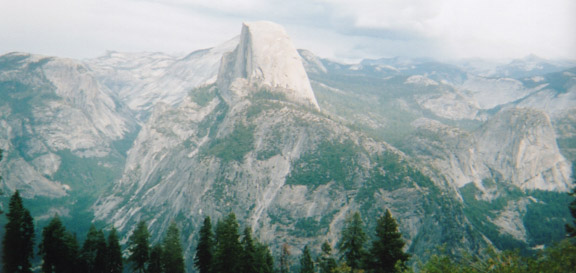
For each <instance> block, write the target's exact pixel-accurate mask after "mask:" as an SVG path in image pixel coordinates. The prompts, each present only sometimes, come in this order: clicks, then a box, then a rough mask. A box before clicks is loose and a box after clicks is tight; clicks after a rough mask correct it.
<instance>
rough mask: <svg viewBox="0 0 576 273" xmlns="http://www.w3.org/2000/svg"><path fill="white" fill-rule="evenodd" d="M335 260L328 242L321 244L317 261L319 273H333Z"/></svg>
mask: <svg viewBox="0 0 576 273" xmlns="http://www.w3.org/2000/svg"><path fill="white" fill-rule="evenodd" d="M336 266H337V264H336V259H334V257H332V247H331V246H330V244H329V243H328V242H324V243H323V244H322V254H321V256H320V259H319V267H320V273H334V270H335V269H336Z"/></svg>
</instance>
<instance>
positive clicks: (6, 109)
mask: <svg viewBox="0 0 576 273" xmlns="http://www.w3.org/2000/svg"><path fill="white" fill-rule="evenodd" d="M575 75H576V74H575V72H574V68H567V69H564V70H560V71H555V72H552V73H547V72H543V74H537V75H535V76H531V77H530V78H511V77H508V76H506V77H500V76H490V77H488V76H486V75H482V74H477V73H474V72H473V71H472V70H469V69H465V68H462V67H461V66H458V65H453V64H444V63H441V62H437V61H434V60H428V59H414V60H412V59H406V58H393V59H379V60H365V61H362V62H360V63H358V64H342V63H338V62H334V61H330V60H326V59H322V58H320V57H318V56H316V55H314V54H313V53H312V52H310V51H307V50H296V49H295V47H294V45H293V44H292V42H291V40H290V38H289V36H288V35H287V33H286V31H285V30H284V29H283V28H282V27H281V26H279V25H277V24H274V23H270V22H249V23H244V24H243V26H242V30H241V34H240V36H239V37H238V38H235V39H232V40H230V41H228V42H226V43H224V44H222V45H220V46H217V47H214V48H211V49H204V50H200V51H195V52H192V53H190V54H188V55H182V56H172V55H168V54H163V53H119V52H109V53H107V54H106V55H105V56H102V57H100V58H96V59H92V60H84V61H77V60H69V59H62V58H56V57H43V56H35V55H30V54H25V53H9V54H6V55H3V56H0V96H1V98H2V100H0V148H1V149H3V150H5V151H6V153H5V155H6V158H5V159H4V160H3V161H2V162H1V163H0V172H1V173H2V176H3V178H4V180H3V181H2V186H1V188H2V189H3V190H4V192H11V191H13V190H15V189H20V190H21V191H22V192H23V195H24V196H25V197H26V198H28V199H27V202H29V204H31V207H32V213H33V215H34V216H35V217H36V219H38V221H39V223H40V225H42V223H43V222H42V221H45V220H46V219H47V218H48V217H50V215H53V214H54V213H58V214H59V215H60V216H61V217H62V219H64V220H65V221H68V223H70V224H72V225H73V226H74V230H77V231H78V232H84V230H82V228H84V227H86V226H88V225H89V224H90V223H91V222H94V223H96V224H97V225H99V226H106V227H109V226H112V225H113V226H115V227H116V228H118V230H119V231H120V233H121V234H122V235H123V237H124V238H127V237H128V236H129V234H130V232H131V231H132V228H133V227H134V226H135V223H137V222H138V221H140V220H146V221H147V222H148V224H149V228H150V230H151V233H152V241H153V242H155V241H157V240H159V239H160V238H161V236H162V234H164V232H165V230H166V229H167V227H168V225H169V224H170V223H171V221H176V222H177V223H178V225H179V226H180V229H181V231H182V234H183V246H184V249H185V251H186V254H185V255H186V257H187V259H188V260H187V266H188V267H189V268H190V269H191V268H192V262H191V259H192V257H193V252H194V250H195V244H196V240H197V234H196V232H197V230H198V228H199V226H200V225H201V222H202V220H203V219H204V217H205V216H211V217H212V219H217V218H218V217H221V216H223V215H226V214H228V213H229V212H235V213H236V215H237V216H238V219H240V220H241V224H242V225H246V226H250V227H252V229H253V230H254V231H255V233H256V234H257V236H258V237H259V239H260V240H261V241H263V242H266V243H268V244H270V245H271V246H272V249H273V250H274V251H278V250H279V247H280V246H281V245H282V244H284V243H287V244H289V245H291V246H293V247H294V249H302V248H303V246H304V245H306V244H310V246H311V249H315V248H316V249H319V246H320V244H321V243H322V242H323V241H325V240H327V241H328V242H329V243H331V244H332V245H333V246H334V245H335V244H336V243H337V241H338V237H339V233H340V230H341V228H342V226H343V221H344V219H345V217H346V215H348V214H349V213H352V212H355V211H359V212H360V213H361V215H362V219H363V221H364V222H365V223H366V225H367V231H371V230H372V228H373V227H374V226H375V224H376V223H375V219H377V218H378V216H380V215H381V214H382V213H383V211H384V210H385V209H390V211H391V212H392V214H393V216H394V217H395V218H396V219H397V220H398V223H399V228H400V231H401V232H402V234H403V236H404V239H405V240H406V241H407V250H408V251H409V252H410V253H412V254H414V255H415V256H417V257H420V258H422V259H426V257H428V255H430V252H429V249H433V248H434V247H436V246H439V245H443V244H444V245H446V248H447V249H448V251H449V252H450V253H453V254H457V253H458V252H459V251H467V252H470V253H474V254H477V253H479V252H480V251H481V250H482V249H484V248H486V247H488V246H495V247H497V248H498V249H510V248H521V249H522V250H523V251H530V250H531V249H533V248H537V247H539V246H541V245H547V244H550V243H551V242H553V241H554V240H557V239H559V238H562V236H563V232H564V231H563V225H564V223H565V222H566V221H567V219H568V218H569V217H570V215H569V213H568V211H567V210H566V209H565V208H566V206H567V204H568V196H567V195H566V192H567V191H568V190H569V189H570V188H571V187H572V185H571V180H570V176H571V163H570V162H571V161H573V160H575V159H576V156H574V155H575V154H576V153H575V152H574V150H576V142H574V141H573V140H574V137H575V136H576V118H575V117H576V107H575V106H574V105H576V104H574V103H572V102H573V100H574V96H573V95H574V92H576V89H575V83H576V81H575V80H574V79H575ZM4 199H6V198H4ZM297 252H298V250H296V251H295V252H294V254H295V255H297V254H298V253H297Z"/></svg>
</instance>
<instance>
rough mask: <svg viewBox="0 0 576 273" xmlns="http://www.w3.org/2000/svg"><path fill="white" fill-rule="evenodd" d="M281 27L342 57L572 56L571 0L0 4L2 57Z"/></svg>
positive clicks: (205, 41)
mask: <svg viewBox="0 0 576 273" xmlns="http://www.w3.org/2000/svg"><path fill="white" fill-rule="evenodd" d="M252 20H271V21H275V22H278V23H280V24H283V25H284V26H285V27H286V28H287V30H288V32H289V34H290V35H291V36H292V37H293V40H294V41H295V43H296V46H298V47H301V48H307V49H310V50H312V51H313V52H315V53H317V54H319V55H321V56H324V57H333V58H341V59H356V58H362V57H379V56H382V57H390V56H395V55H402V56H432V57H440V58H450V57H491V58H501V57H522V56H523V55H527V54H530V53H534V54H537V55H541V56H543V57H549V58H555V57H569V58H576V34H575V33H576V32H575V31H574V26H576V1H573V0H508V1H500V0H404V1H395V0H356V1H346V0H331V1H329V0H293V1H280V0H243V1H234V0H220V1H214V0H193V1H190V0H100V1H99V0H51V1H45V0H19V1H2V4H0V41H2V42H1V43H0V54H3V53H5V52H8V51H29V52H33V53H41V54H47V55H58V56H70V57H94V56H96V55H99V54H102V53H103V52H104V51H105V50H107V49H111V50H120V51H166V52H175V51H178V52H190V51H193V50H195V49H200V48H206V47H210V46H215V45H217V44H219V43H220V42H223V41H226V40H228V39H229V38H231V37H233V36H235V35H238V34H239V32H240V26H241V22H242V21H252Z"/></svg>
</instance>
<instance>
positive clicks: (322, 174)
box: [286, 140, 361, 189]
mask: <svg viewBox="0 0 576 273" xmlns="http://www.w3.org/2000/svg"><path fill="white" fill-rule="evenodd" d="M360 152H361V148H360V147H358V146H357V145H356V144H354V142H352V141H351V140H345V141H343V142H338V141H322V142H320V144H319V145H318V147H317V148H316V150H314V151H311V152H309V153H307V154H304V155H302V156H301V157H300V158H299V159H298V160H297V161H296V162H295V163H294V166H293V170H292V172H291V173H290V174H289V175H288V177H286V184H289V185H306V186H309V187H317V186H320V185H324V184H327V183H329V182H331V181H334V182H335V183H336V184H337V185H340V186H342V187H344V188H345V189H351V188H352V187H353V182H352V181H353V179H354V173H355V171H356V170H357V169H358V168H359V164H358V162H357V158H358V154H359V153H360Z"/></svg>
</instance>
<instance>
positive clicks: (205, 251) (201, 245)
mask: <svg viewBox="0 0 576 273" xmlns="http://www.w3.org/2000/svg"><path fill="white" fill-rule="evenodd" d="M213 246H214V234H213V233H212V222H211V220H210V217H209V216H206V218H204V224H203V225H202V227H201V228H200V238H199V239H198V245H197V246H196V256H195V257H194V266H196V268H197V269H198V271H199V272H200V273H210V272H211V271H210V270H211V267H212V262H213V258H212V257H213V254H214V249H213Z"/></svg>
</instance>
